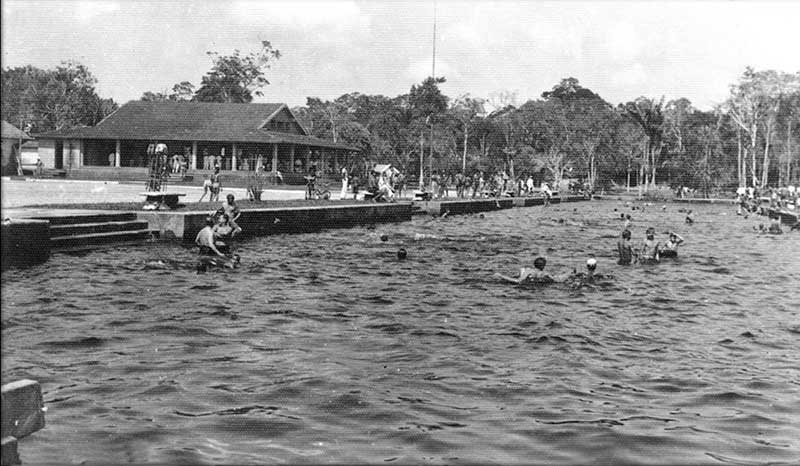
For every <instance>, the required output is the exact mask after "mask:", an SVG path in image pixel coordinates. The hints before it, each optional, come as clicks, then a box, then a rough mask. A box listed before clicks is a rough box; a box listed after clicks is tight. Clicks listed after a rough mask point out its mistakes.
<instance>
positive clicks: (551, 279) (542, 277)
mask: <svg viewBox="0 0 800 466" xmlns="http://www.w3.org/2000/svg"><path fill="white" fill-rule="evenodd" d="M546 265H547V259H545V258H544V257H537V258H536V259H535V260H534V261H533V268H529V267H522V268H520V269H519V277H518V278H512V277H507V276H505V275H501V274H499V273H495V274H494V275H495V276H496V277H499V278H502V279H503V280H506V281H508V282H512V283H516V284H518V285H520V284H523V283H525V284H548V283H557V282H564V281H566V280H568V279H569V277H570V276H571V275H570V274H569V273H567V274H561V275H549V274H547V273H545V271H544V268H545V266H546Z"/></svg>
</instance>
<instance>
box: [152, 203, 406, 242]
mask: <svg viewBox="0 0 800 466" xmlns="http://www.w3.org/2000/svg"><path fill="white" fill-rule="evenodd" d="M411 209H412V205H411V203H410V202H396V203H380V204H378V203H376V204H353V205H329V206H308V207H281V208H268V209H247V210H244V211H242V216H241V217H239V220H238V221H237V223H238V224H239V226H240V227H242V236H268V235H275V234H282V233H310V232H314V231H319V230H323V229H327V228H350V227H353V226H357V225H368V224H374V223H393V222H404V221H408V220H411ZM136 215H137V217H138V218H139V219H140V220H147V221H148V223H149V224H150V229H151V230H155V231H158V232H159V235H160V236H161V237H162V238H169V237H176V238H179V239H182V240H183V241H184V242H192V241H194V239H195V237H196V236H197V233H198V232H199V231H200V230H201V229H202V228H203V226H204V222H205V219H206V217H207V216H208V215H209V213H208V212H169V211H162V212H158V211H150V212H137V213H136Z"/></svg>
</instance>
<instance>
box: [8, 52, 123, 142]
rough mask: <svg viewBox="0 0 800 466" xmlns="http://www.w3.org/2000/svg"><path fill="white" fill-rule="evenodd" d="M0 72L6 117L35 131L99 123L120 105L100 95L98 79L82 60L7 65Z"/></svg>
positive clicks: (12, 122) (24, 127) (24, 128)
mask: <svg viewBox="0 0 800 466" xmlns="http://www.w3.org/2000/svg"><path fill="white" fill-rule="evenodd" d="M0 75H1V76H2V78H1V79H2V116H3V120H6V121H8V122H9V123H11V124H14V125H20V126H21V127H20V129H22V130H27V131H29V132H32V133H40V132H44V131H52V130H60V129H64V128H71V127H75V126H91V125H95V124H97V123H98V122H99V121H100V120H102V119H103V118H105V117H106V116H107V115H109V114H110V113H111V112H113V111H114V110H116V109H117V104H116V103H114V101H113V100H111V99H103V98H101V97H100V96H98V95H97V92H96V91H95V85H96V84H97V80H96V79H95V77H94V76H92V74H91V73H90V72H89V69H88V68H87V67H86V66H84V65H81V64H79V63H73V62H64V63H62V64H61V65H59V66H57V67H56V68H55V69H53V70H42V69H39V68H36V67H34V66H30V65H28V66H24V67H17V68H7V69H4V70H3V71H2V73H0Z"/></svg>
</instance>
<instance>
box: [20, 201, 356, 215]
mask: <svg viewBox="0 0 800 466" xmlns="http://www.w3.org/2000/svg"><path fill="white" fill-rule="evenodd" d="M370 203H371V201H366V202H365V201H354V200H352V199H351V200H343V201H339V200H329V201H306V200H303V199H292V200H284V201H276V200H273V201H248V200H241V201H236V204H237V205H238V206H239V208H240V209H242V210H247V209H268V208H280V207H322V206H337V205H361V204H370ZM221 205H222V201H220V202H189V203H186V204H181V205H180V206H179V207H178V208H177V209H172V211H173V212H211V211H215V210H217V209H218V208H219V207H220V206H221ZM25 207H26V208H27V207H30V208H37V209H86V210H121V211H139V210H142V207H144V202H104V203H75V204H36V205H27V206H25ZM169 210H170V209H169V208H168V207H164V208H162V211H169Z"/></svg>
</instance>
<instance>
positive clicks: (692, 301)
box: [2, 201, 800, 464]
mask: <svg viewBox="0 0 800 466" xmlns="http://www.w3.org/2000/svg"><path fill="white" fill-rule="evenodd" d="M615 209H618V210H615ZM678 209H679V206H678V205H675V204H670V205H667V207H666V211H662V209H661V206H660V205H659V206H651V207H648V208H647V211H646V212H644V213H643V212H641V210H635V211H632V210H631V209H630V208H629V207H625V206H624V205H623V204H622V203H621V202H612V201H607V202H592V203H577V204H566V205H556V206H553V207H551V208H549V209H542V208H539V207H531V208H521V209H511V210H504V211H498V212H492V213H486V214H485V215H484V216H483V217H481V216H480V215H472V216H461V217H447V218H436V219H434V218H430V217H424V218H420V217H418V218H415V219H414V220H413V221H412V222H407V223H403V224H397V225H379V226H377V227H376V228H375V229H374V230H371V229H368V228H355V229H347V230H333V231H326V232H321V233H317V234H308V235H286V236H274V237H267V238H259V239H253V240H247V241H245V242H243V243H242V244H241V245H240V247H239V250H238V252H239V253H240V254H241V255H242V257H243V266H242V268H240V269H238V270H235V271H221V272H214V273H209V274H206V275H197V274H196V273H195V272H194V271H193V269H192V268H191V265H192V261H193V260H194V253H193V251H191V250H188V249H184V248H182V247H179V246H175V245H169V244H151V245H146V246H141V247H125V248H119V249H113V250H108V251H95V252H91V253H88V254H85V255H80V256H75V255H55V256H54V257H53V258H52V259H51V260H50V261H49V262H48V263H47V264H45V265H43V266H40V267H35V268H31V269H27V270H23V271H13V272H8V273H4V274H3V277H2V295H3V311H2V337H3V339H2V340H3V341H2V350H3V381H4V382H6V381H9V380H14V379H18V378H22V377H26V378H32V379H35V380H38V381H39V382H41V383H42V386H43V390H44V392H45V402H46V403H47V405H48V407H49V411H48V413H47V427H46V428H45V429H44V430H42V431H40V432H37V433H36V434H34V435H33V436H31V437H29V438H27V439H25V440H24V441H23V443H22V446H21V452H22V457H23V460H24V461H25V462H27V463H36V462H53V461H57V462H61V461H68V462H82V461H89V462H108V461H111V462H117V463H118V462H128V461H132V462H137V463H142V462H162V463H175V462H193V463H254V462H289V463H297V462H314V463H320V462H338V463H346V462H370V463H383V462H388V463H392V462H397V463H411V462H413V463H421V462H430V463H456V464H457V463H476V462H481V463H488V462H495V463H515V462H524V463H532V462H535V463H587V462H601V463H615V464H619V463H626V462H633V463H659V464H661V463H664V462H669V463H692V464H694V463H710V464H715V463H739V462H744V463H752V462H777V463H798V462H800V349H798V348H800V306H798V302H799V301H800V299H798V298H800V291H798V290H799V289H800V288H798V286H800V279H799V278H800V252H798V251H800V234H798V233H797V232H793V233H787V234H784V235H782V236H758V235H756V234H755V233H754V232H753V228H752V227H753V225H756V224H757V223H758V222H759V221H761V222H763V221H764V219H763V218H761V219H754V218H752V217H751V218H750V219H743V218H740V217H736V216H735V215H732V213H733V209H732V208H730V207H721V206H710V207H700V208H697V209H695V211H696V212H695V218H696V223H695V224H693V225H685V224H684V223H683V218H684V214H683V213H680V212H678ZM620 212H629V213H631V214H632V215H633V218H634V226H633V232H634V239H635V240H637V241H639V240H641V239H642V237H643V233H644V229H645V228H646V227H647V226H650V225H653V226H655V227H656V228H657V229H658V231H659V233H662V232H664V231H666V230H668V229H676V230H677V231H678V232H679V233H681V234H682V235H683V237H684V238H685V239H686V242H687V244H686V246H685V247H684V249H683V250H682V253H681V257H680V258H679V259H677V260H670V261H669V262H664V263H662V264H658V265H654V266H632V267H627V268H625V267H621V266H617V265H616V264H615V260H616V257H615V255H616V254H615V242H616V237H617V234H618V232H619V229H620V227H621V224H620V221H619V220H618V217H619V213H620ZM382 234H387V235H388V236H389V240H388V241H386V242H382V241H381V240H380V238H379V237H380V235H382ZM423 235H424V236H423ZM661 236H662V238H663V235H661ZM415 238H416V239H415ZM401 244H402V245H403V246H404V247H405V248H406V249H407V250H408V256H409V257H408V260H406V261H404V262H399V261H398V260H397V259H396V258H395V251H396V250H397V248H398V247H399V246H400V245H401ZM590 253H592V254H595V255H596V256H597V258H598V261H599V271H600V272H603V273H608V274H612V275H613V280H611V281H608V282H601V283H600V284H598V285H596V286H587V287H582V288H574V287H567V286H560V285H554V286H550V287H547V288H539V289H524V288H518V287H513V286H509V285H505V284H502V283H499V282H498V281H496V280H495V279H493V278H492V274H493V273H494V272H503V273H507V274H516V273H517V270H518V268H519V266H521V265H527V266H530V265H531V263H532V261H533V258H534V257H535V256H536V255H545V256H546V257H547V258H548V268H552V269H553V270H567V269H569V270H571V269H572V268H573V267H579V268H580V267H582V264H583V262H584V260H585V258H586V257H587V254H590ZM155 260H165V261H166V262H167V264H168V267H167V268H165V269H154V268H152V267H149V266H148V265H147V263H148V262H149V261H155Z"/></svg>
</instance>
